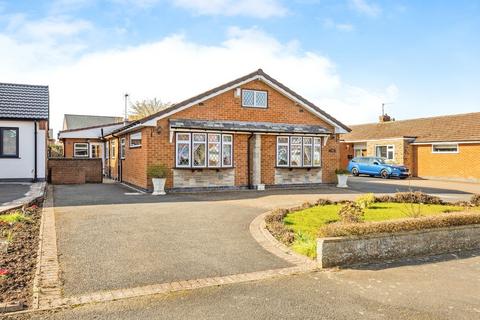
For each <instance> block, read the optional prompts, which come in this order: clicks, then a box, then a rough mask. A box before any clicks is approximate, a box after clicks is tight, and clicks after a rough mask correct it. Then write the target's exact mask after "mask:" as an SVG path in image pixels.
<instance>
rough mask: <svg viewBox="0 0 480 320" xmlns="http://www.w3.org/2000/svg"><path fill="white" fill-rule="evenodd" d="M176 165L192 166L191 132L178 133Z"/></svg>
mask: <svg viewBox="0 0 480 320" xmlns="http://www.w3.org/2000/svg"><path fill="white" fill-rule="evenodd" d="M175 154H176V166H177V167H180V168H182V167H190V133H177V139H176V152H175Z"/></svg>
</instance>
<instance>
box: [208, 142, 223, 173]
mask: <svg viewBox="0 0 480 320" xmlns="http://www.w3.org/2000/svg"><path fill="white" fill-rule="evenodd" d="M221 139H222V136H221V135H220V134H211V133H209V134H208V166H209V167H212V168H216V167H220V166H221V162H220V159H221V153H220V152H221V150H222V142H221Z"/></svg>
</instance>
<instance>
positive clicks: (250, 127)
mask: <svg viewBox="0 0 480 320" xmlns="http://www.w3.org/2000/svg"><path fill="white" fill-rule="evenodd" d="M170 129H171V131H170V132H173V131H182V130H200V131H223V132H255V133H266V134H268V133H270V134H302V135H304V134H309V135H323V136H325V135H330V134H332V132H331V131H329V130H328V129H327V128H325V127H322V126H319V125H305V124H288V123H273V122H253V121H224V120H190V119H178V120H174V119H170Z"/></svg>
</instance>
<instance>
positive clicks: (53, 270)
mask: <svg viewBox="0 0 480 320" xmlns="http://www.w3.org/2000/svg"><path fill="white" fill-rule="evenodd" d="M59 273H60V265H59V263H58V251H57V232H56V229H55V210H54V205H53V187H52V186H51V185H49V186H48V187H47V192H46V195H45V200H44V203H43V208H42V219H41V221H40V233H39V244H38V254H37V268H36V271H35V278H34V280H33V309H46V308H48V307H50V306H51V305H52V303H54V301H57V300H58V299H60V298H61V282H60V275H59Z"/></svg>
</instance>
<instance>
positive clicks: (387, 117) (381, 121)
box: [378, 113, 394, 123]
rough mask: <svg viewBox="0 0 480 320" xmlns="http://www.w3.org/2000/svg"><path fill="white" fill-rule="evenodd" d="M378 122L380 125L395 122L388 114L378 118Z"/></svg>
mask: <svg viewBox="0 0 480 320" xmlns="http://www.w3.org/2000/svg"><path fill="white" fill-rule="evenodd" d="M378 120H379V121H380V123H383V122H390V121H394V120H393V119H392V118H391V117H390V116H389V115H388V114H386V113H385V114H382V115H381V116H380V117H378Z"/></svg>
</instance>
